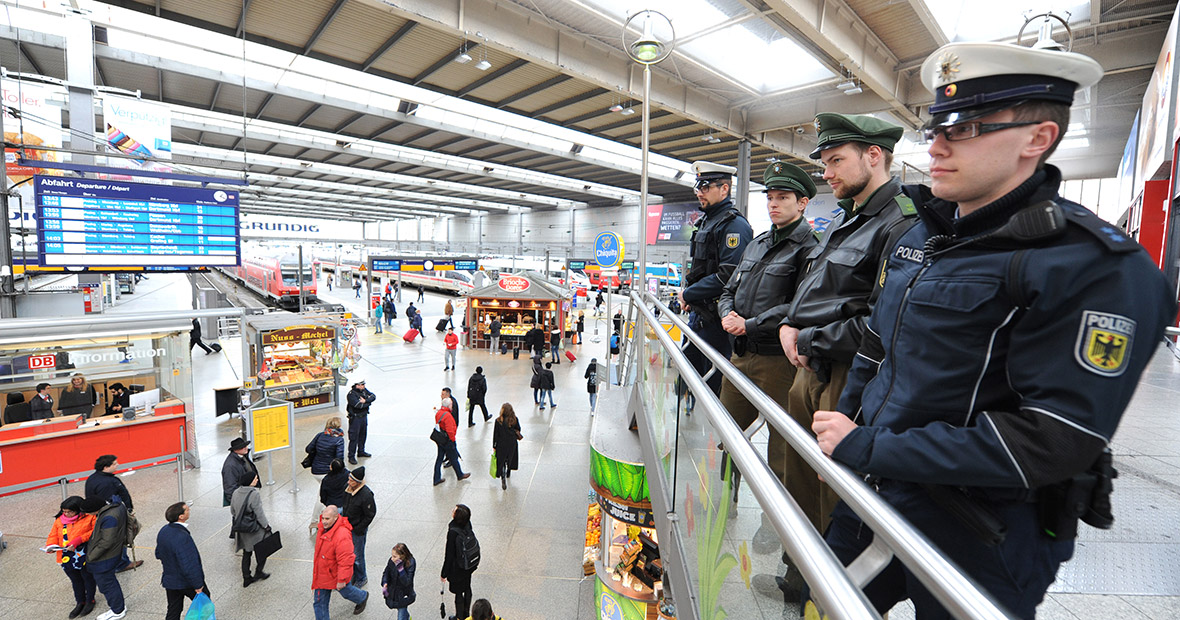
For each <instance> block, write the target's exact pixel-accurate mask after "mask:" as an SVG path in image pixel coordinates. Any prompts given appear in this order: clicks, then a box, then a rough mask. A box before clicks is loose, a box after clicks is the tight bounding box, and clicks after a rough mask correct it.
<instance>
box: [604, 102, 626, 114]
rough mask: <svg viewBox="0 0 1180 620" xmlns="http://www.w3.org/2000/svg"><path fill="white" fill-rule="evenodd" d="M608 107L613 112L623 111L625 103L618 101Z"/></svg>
mask: <svg viewBox="0 0 1180 620" xmlns="http://www.w3.org/2000/svg"><path fill="white" fill-rule="evenodd" d="M607 109H608V110H610V111H611V112H622V111H623V104H621V103H616V104H614V105H612V106H611V107H609V108H607Z"/></svg>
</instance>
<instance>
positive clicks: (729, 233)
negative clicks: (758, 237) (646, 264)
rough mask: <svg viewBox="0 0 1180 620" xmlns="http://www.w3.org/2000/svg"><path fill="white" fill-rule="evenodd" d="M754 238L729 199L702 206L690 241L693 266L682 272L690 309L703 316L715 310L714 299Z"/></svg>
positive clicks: (747, 224)
mask: <svg viewBox="0 0 1180 620" xmlns="http://www.w3.org/2000/svg"><path fill="white" fill-rule="evenodd" d="M753 237H754V230H753V229H752V228H750V223H749V222H748V221H746V218H745V217H743V216H742V214H741V213H739V212H738V210H737V209H736V208H735V207H734V206H733V201H732V200H730V199H728V198H726V199H725V200H722V201H721V202H719V203H717V204H715V205H712V206H710V207H709V208H708V209H705V217H703V218H701V221H700V222H698V223H697V229H696V231H694V232H693V233H692V241H691V242H690V250H689V252H690V256H691V257H692V268H691V269H689V270H688V273H686V274H684V280H685V283H686V286H685V287H684V291H683V294H684V301H685V302H686V303H687V304H688V305H689V306H692V310H695V311H697V312H698V313H704V314H706V315H711V314H713V313H714V312H716V311H717V306H716V304H717V298H718V297H721V291H722V290H724V289H725V283H726V282H728V281H729V277H730V276H731V275H732V274H733V272H734V270H735V269H737V264H738V261H739V260H741V257H742V252H743V251H744V250H745V249H746V245H747V244H748V243H750V239H752V238H753Z"/></svg>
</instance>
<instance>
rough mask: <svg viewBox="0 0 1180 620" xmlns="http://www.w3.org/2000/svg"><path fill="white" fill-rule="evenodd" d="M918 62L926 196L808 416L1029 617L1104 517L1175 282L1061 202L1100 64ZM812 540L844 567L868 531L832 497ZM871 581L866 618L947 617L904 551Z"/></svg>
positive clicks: (852, 463)
mask: <svg viewBox="0 0 1180 620" xmlns="http://www.w3.org/2000/svg"><path fill="white" fill-rule="evenodd" d="M948 67H950V68H951V69H950V70H948ZM960 67H962V71H960V70H959V68H960ZM920 75H921V79H922V82H923V84H924V85H925V86H926V87H927V88H928V89H929V90H931V91H932V92H933V93H934V98H935V100H934V104H933V105H931V106H930V113H931V115H932V116H931V119H930V120H929V121H928V122H927V124H926V126H925V127H924V128H923V134H924V137H925V138H926V142H927V143H928V144H929V145H930V146H929V149H928V152H929V155H930V169H931V171H933V172H934V175H933V176H932V178H931V181H930V188H929V191H930V193H931V194H933V197H932V198H929V199H926V200H923V203H924V204H921V205H918V207H917V212H918V218H919V219H918V222H917V223H915V224H914V226H913V227H912V228H909V229H908V231H906V232H904V233H902V234H901V236H900V238H899V239H896V240H895V241H894V243H893V244H891V245H889V246H886V247H887V248H888V251H887V254H886V256H888V261H887V262H885V263H884V264H885V268H884V272H883V273H879V274H878V275H877V276H875V277H874V280H873V281H874V282H880V283H881V284H879V285H878V287H879V288H878V289H877V291H876V292H877V293H879V295H876V296H875V298H874V302H875V303H874V306H873V311H872V315H871V316H870V317H869V319H868V323H867V325H866V327H865V330H864V331H863V333H864V337H863V339H861V341H860V347H859V349H858V350H857V352H856V357H855V359H854V360H853V361H852V368H851V370H850V372H849V373H848V383H847V387H846V389H845V390H844V391H843V395H842V396H841V397H840V399H839V402H838V404H837V406H836V408H835V410H823V409H821V410H819V411H816V413H815V415H814V418H813V422H812V426H811V428H812V430H813V431H815V432H816V435H817V437H816V439H817V442H818V445H819V448H820V449H821V450H822V451H823V452H824V453H825V454H827V455H829V456H830V457H831V458H832V459H833V460H834V461H837V462H839V463H841V464H843V465H846V466H848V467H850V468H851V469H853V470H855V471H857V472H863V473H865V474H869V475H871V476H872V477H873V480H874V485H873V486H874V488H875V489H876V492H877V493H878V494H879V495H880V496H881V497H882V499H884V500H885V501H886V502H888V503H889V504H891V505H892V506H893V507H894V508H896V509H897V511H898V513H899V514H900V515H901V516H903V517H904V518H905V519H906V520H907V521H908V522H909V523H911V524H913V526H914V528H915V529H917V530H918V531H919V532H921V533H922V534H923V535H925V536H926V537H927V539H928V540H930V541H931V542H932V544H933V545H934V546H935V547H937V548H938V550H939V551H940V552H941V553H943V554H945V555H946V557H947V559H949V560H951V561H952V562H954V564H955V565H957V566H959V567H961V568H962V570H963V573H964V576H966V577H970V578H971V579H973V580H974V581H975V582H976V583H977V584H979V586H980V589H981V590H983V591H985V592H986V593H987V594H988V595H990V597H992V599H993V600H995V601H996V603H997V605H998V606H999V607H1000V608H1002V609H1004V610H1006V611H1007V612H1009V613H1011V614H1012V617H1016V618H1032V617H1034V616H1035V615H1036V612H1037V606H1038V605H1039V604H1040V603H1041V601H1042V600H1043V598H1044V595H1045V592H1046V590H1047V589H1048V588H1049V586H1050V585H1051V584H1052V583H1053V582H1054V580H1055V579H1056V578H1057V576H1058V575H1060V572H1059V568H1060V566H1061V564H1062V563H1063V562H1065V561H1067V560H1068V559H1069V558H1070V557H1071V556H1073V554H1074V551H1075V538H1076V536H1077V533H1078V532H1077V529H1078V526H1079V523H1078V521H1079V518H1080V519H1081V520H1083V521H1084V522H1086V523H1088V524H1090V525H1094V526H1097V527H1110V526H1111V524H1112V521H1113V518H1114V517H1113V515H1112V514H1111V512H1110V508H1111V503H1110V494H1111V492H1112V490H1113V489H1112V486H1113V483H1112V479H1113V478H1114V477H1115V474H1116V472H1115V471H1114V468H1113V467H1112V466H1111V458H1112V457H1111V453H1110V450H1109V446H1110V441H1111V437H1112V435H1114V434H1115V432H1116V429H1117V428H1118V425H1119V422H1120V421H1121V418H1122V415H1123V413H1124V411H1125V410H1126V407H1127V405H1128V403H1129V402H1130V400H1131V397H1132V395H1133V394H1134V392H1135V388H1136V386H1137V385H1139V381H1140V378H1141V377H1142V375H1143V372H1144V370H1145V369H1146V367H1147V365H1148V364H1149V363H1150V361H1151V359H1152V357H1153V355H1154V354H1155V352H1156V350H1157V347H1158V343H1159V342H1160V340H1161V339H1163V335H1164V330H1165V328H1166V326H1168V325H1169V324H1171V323H1172V321H1174V319H1175V317H1176V309H1177V306H1176V295H1175V287H1174V285H1170V284H1169V283H1168V280H1167V278H1166V277H1165V276H1164V275H1163V274H1162V273H1161V272H1160V270H1159V268H1158V267H1157V266H1156V265H1155V263H1154V261H1153V259H1152V258H1151V257H1150V255H1149V254H1148V253H1147V252H1145V251H1144V249H1143V248H1142V247H1141V246H1140V245H1139V244H1138V243H1136V242H1135V240H1133V239H1131V238H1128V237H1127V236H1126V235H1124V234H1123V232H1122V231H1121V230H1119V228H1118V227H1116V226H1112V225H1110V224H1107V223H1106V222H1104V221H1102V220H1101V219H1099V218H1097V217H1095V216H1094V212H1093V211H1092V210H1089V209H1087V208H1086V207H1084V206H1082V205H1080V204H1077V203H1074V202H1072V201H1069V200H1066V199H1064V198H1062V197H1061V195H1060V190H1061V186H1062V175H1061V171H1060V170H1059V169H1058V168H1057V167H1055V166H1052V165H1046V164H1045V160H1046V159H1047V158H1048V157H1049V156H1050V154H1051V153H1053V151H1054V149H1055V148H1056V147H1057V146H1058V144H1059V143H1060V142H1061V140H1062V138H1063V136H1065V135H1067V134H1066V132H1067V131H1068V129H1069V127H1070V124H1071V123H1070V106H1071V104H1072V103H1073V98H1074V97H1073V94H1074V92H1075V91H1076V90H1079V89H1088V88H1090V87H1091V86H1093V85H1094V84H1095V83H1097V82H1098V81H1099V80H1100V79H1101V78H1102V76H1103V67H1102V66H1101V65H1100V64H1099V63H1097V62H1095V61H1094V60H1093V59H1091V58H1088V57H1086V56H1083V55H1081V54H1077V53H1072V52H1064V51H1058V50H1053V49H1036V48H1027V47H1023V46H1017V45H1012V44H1007V43H972V44H961V43H952V44H948V45H944V46H943V47H941V48H940V49H938V50H936V51H935V52H934V53H933V54H931V55H930V57H929V58H927V59H926V61H925V62H924V63H923V65H922V67H921V69H920ZM1014 84H1020V85H1021V87H1019V88H1013V86H1014ZM956 94H957V95H959V96H958V97H956V96H955V95H956ZM821 135H822V134H821ZM821 140H822V138H821ZM825 161H826V153H825ZM923 198H925V197H924V196H923ZM869 204H870V205H872V201H871V200H870V202H869ZM1034 213H1035V214H1036V216H1035V218H1036V219H1035V222H1037V224H1036V225H1029V224H1030V223H1031V221H1034V220H1030V219H1029V218H1031V217H1033V215H1032V214H1034ZM837 217H839V216H837ZM919 257H920V258H919ZM878 269H880V267H878ZM803 333H806V330H803ZM798 341H799V343H800V344H798V345H797V348H798V349H800V350H799V353H800V354H801V355H807V353H806V352H805V351H803V350H802V349H804V348H805V347H804V343H805V337H804V336H800V337H799V338H798ZM784 344H787V342H786V341H784ZM789 353H790V351H788V354H789ZM800 374H803V373H800ZM874 377H875V378H876V379H874ZM796 382H798V379H796ZM886 385H887V386H888V387H886ZM792 413H793V412H792ZM860 413H865V414H867V415H865V416H861V415H857V414H860ZM850 416H852V417H850ZM854 417H855V418H856V419H857V421H855V422H854V421H853V418H854ZM862 424H863V425H862ZM825 541H826V542H827V543H828V545H829V546H830V547H831V549H832V551H833V552H834V554H835V555H836V557H837V558H839V559H840V560H841V561H842V562H844V563H846V564H847V563H850V562H852V561H853V558H856V557H858V556H860V555H861V552H862V551H863V550H864V549H865V548H866V547H867V546H868V545H869V544H870V543H871V542H872V536H871V535H869V534H868V532H867V530H866V528H865V527H864V524H863V523H862V522H861V520H860V519H859V518H858V517H857V516H856V515H855V514H854V513H853V512H852V511H851V510H850V509H849V508H848V507H847V506H846V505H845V504H844V503H843V502H841V503H839V504H837V506H836V509H835V512H834V513H833V514H832V519H831V524H830V527H829V529H828V531H827V534H826V536H825ZM1083 548H1084V547H1078V550H1082V549H1083ZM864 592H865V594H866V596H867V598H868V599H869V601H870V602H871V603H872V604H873V605H874V607H875V608H876V609H877V611H878V612H879V613H884V611H885V610H888V609H890V608H892V607H893V606H894V603H896V602H898V601H901V600H903V599H906V598H910V599H912V601H913V604H914V608H915V612H916V615H917V617H922V618H935V617H937V618H943V617H949V616H950V615H951V612H950V611H948V610H947V609H945V608H944V607H943V605H942V604H941V602H940V601H939V600H938V599H937V598H936V597H934V596H932V595H931V594H930V593H929V592H928V591H927V590H926V589H925V588H924V587H923V586H922V585H921V584H919V583H917V581H916V580H914V579H913V578H912V576H911V575H910V574H908V572H907V571H905V570H904V569H903V567H902V566H901V565H900V564H890V565H888V566H886V567H885V568H884V570H883V571H882V572H881V573H880V574H879V575H877V576H876V577H875V578H874V579H873V580H872V581H871V582H870V583H869V584H868V585H867V586H866V587H865V590H864Z"/></svg>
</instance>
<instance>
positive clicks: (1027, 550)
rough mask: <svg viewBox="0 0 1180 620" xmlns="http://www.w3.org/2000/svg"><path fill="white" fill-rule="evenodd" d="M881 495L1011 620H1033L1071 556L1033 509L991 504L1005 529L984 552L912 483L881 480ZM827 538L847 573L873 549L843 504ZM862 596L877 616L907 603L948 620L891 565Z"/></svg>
mask: <svg viewBox="0 0 1180 620" xmlns="http://www.w3.org/2000/svg"><path fill="white" fill-rule="evenodd" d="M878 492H879V493H880V495H881V497H882V499H884V500H885V501H887V502H889V503H890V504H891V505H892V506H893V507H894V508H896V509H897V510H898V512H900V513H901V514H902V516H904V517H906V518H907V519H909V521H910V523H912V524H913V525H914V527H916V528H917V529H918V530H919V531H921V532H922V533H923V534H925V535H926V536H927V538H929V539H930V542H931V543H933V544H934V546H935V547H936V548H937V549H938V550H939V551H942V552H943V553H944V554H945V555H946V556H947V557H948V558H949V559H950V560H951V561H953V562H954V563H955V564H957V565H958V566H959V568H961V569H963V572H965V573H966V574H967V575H968V576H970V577H971V578H972V579H974V580H975V581H976V583H978V584H979V585H980V587H981V588H983V590H985V591H986V592H988V593H989V594H991V595H992V596H993V597H994V598H995V600H996V601H997V602H998V603H1000V605H1001V606H1002V607H1004V608H1005V609H1007V610H1008V611H1009V612H1010V613H1011V614H1012V615H1013V616H1014V617H1016V618H1028V619H1030V620H1031V619H1032V618H1033V617H1035V616H1036V610H1037V605H1038V604H1039V603H1040V602H1041V600H1042V599H1043V598H1044V597H1045V591H1046V590H1048V589H1049V586H1050V585H1052V583H1053V580H1054V579H1055V578H1056V577H1057V568H1058V567H1059V566H1061V563H1062V562H1064V561H1066V560H1068V559H1069V558H1070V557H1071V556H1073V549H1074V541H1073V540H1072V539H1071V540H1060V541H1059V540H1054V539H1051V538H1049V537H1048V536H1047V535H1045V534H1043V533H1042V531H1041V529H1042V528H1041V527H1040V525H1039V523H1038V520H1037V505H1036V504H1035V503H1031V502H989V504H990V507H991V508H992V509H993V510H994V511H995V512H996V513H997V514H998V516H999V517H1000V518H1001V519H1002V520H1003V521H1004V523H1005V525H1007V527H1008V534H1007V537H1006V538H1005V539H1004V541H1003V542H1002V543H1000V544H998V545H996V546H994V547H989V546H987V545H985V544H984V543H983V542H982V541H981V540H980V539H979V538H978V537H977V536H976V535H975V534H973V533H972V532H971V531H970V530H969V529H968V528H967V527H966V526H964V525H963V524H962V523H961V522H960V521H959V520H958V519H957V518H956V517H955V516H953V515H952V514H951V513H949V512H947V511H946V510H945V509H943V508H942V507H941V506H939V505H938V504H936V503H934V500H933V499H931V498H930V495H929V493H927V492H926V490H925V489H923V488H922V487H920V486H918V485H917V484H914V483H910V482H898V481H896V480H883V481H881V482H880V484H879V485H878ZM824 539H825V541H826V542H827V543H828V546H830V547H831V548H832V552H834V553H835V554H836V557H837V558H839V559H840V561H841V562H843V563H844V565H845V566H847V565H848V564H850V563H851V562H852V561H853V560H855V559H856V558H857V556H859V555H860V553H861V552H862V551H864V550H865V549H866V548H867V547H868V546H869V544H870V543H872V540H873V532H872V531H871V530H870V529H869V528H868V526H866V525H865V524H864V523H863V522H862V521H861V520H860V518H859V517H857V516H856V513H854V512H853V511H852V509H851V508H849V507H848V505H847V504H845V503H844V502H840V503H838V504H836V509H835V510H834V511H833V512H832V522H831V524H830V525H829V527H828V532H827V534H826V535H825V536H824ZM864 592H865V595H866V596H867V597H868V598H869V601H871V602H872V603H873V606H874V607H876V609H877V611H878V612H880V613H882V614H883V613H885V612H887V611H889V610H890V609H891V608H892V607H893V606H894V604H896V603H897V602H899V601H902V600H905V599H907V598H909V599H911V600H912V601H913V603H914V609H915V611H916V612H917V617H918V618H922V619H923V620H941V619H943V618H946V619H948V620H949V619H950V618H952V616H951V614H950V613H949V612H948V611H947V610H946V609H944V608H943V607H942V605H941V604H940V603H939V602H938V600H937V599H936V598H934V595H932V594H931V593H930V592H929V591H928V590H927V589H926V587H925V586H923V585H922V583H921V582H920V581H919V580H918V578H917V577H915V576H914V575H913V573H911V572H910V571H908V570H906V568H905V567H904V566H903V565H902V563H901V562H900V561H898V560H897V559H896V558H894V560H893V561H892V562H890V563H889V565H888V566H886V567H885V570H883V571H881V574H879V575H877V577H876V578H874V579H873V580H872V581H871V582H869V584H868V585H867V586H865V589H864Z"/></svg>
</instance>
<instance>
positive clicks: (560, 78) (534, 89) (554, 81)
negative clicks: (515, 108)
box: [495, 73, 573, 108]
mask: <svg viewBox="0 0 1180 620" xmlns="http://www.w3.org/2000/svg"><path fill="white" fill-rule="evenodd" d="M572 79H573V77H572V76H569V75H565V74H564V73H563V74H560V75H557V76H554V77H551V78H549V79H548V80H545V81H544V82H541V83H540V84H534V85H532V86H530V87H528V88H526V89H524V90H522V91H520V92H518V93H516V94H514V95H509V96H507V97H505V98H503V99H501V100H499V101H497V102H496V104H495V107H497V108H503V107H504V106H506V105H508V104H510V103H512V102H513V101H519V100H521V99H524V98H525V97H528V96H529V95H535V94H537V93H539V92H541V91H543V90H545V89H547V88H552V87H554V86H557V85H558V84H561V83H562V82H565V81H566V80H572Z"/></svg>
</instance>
